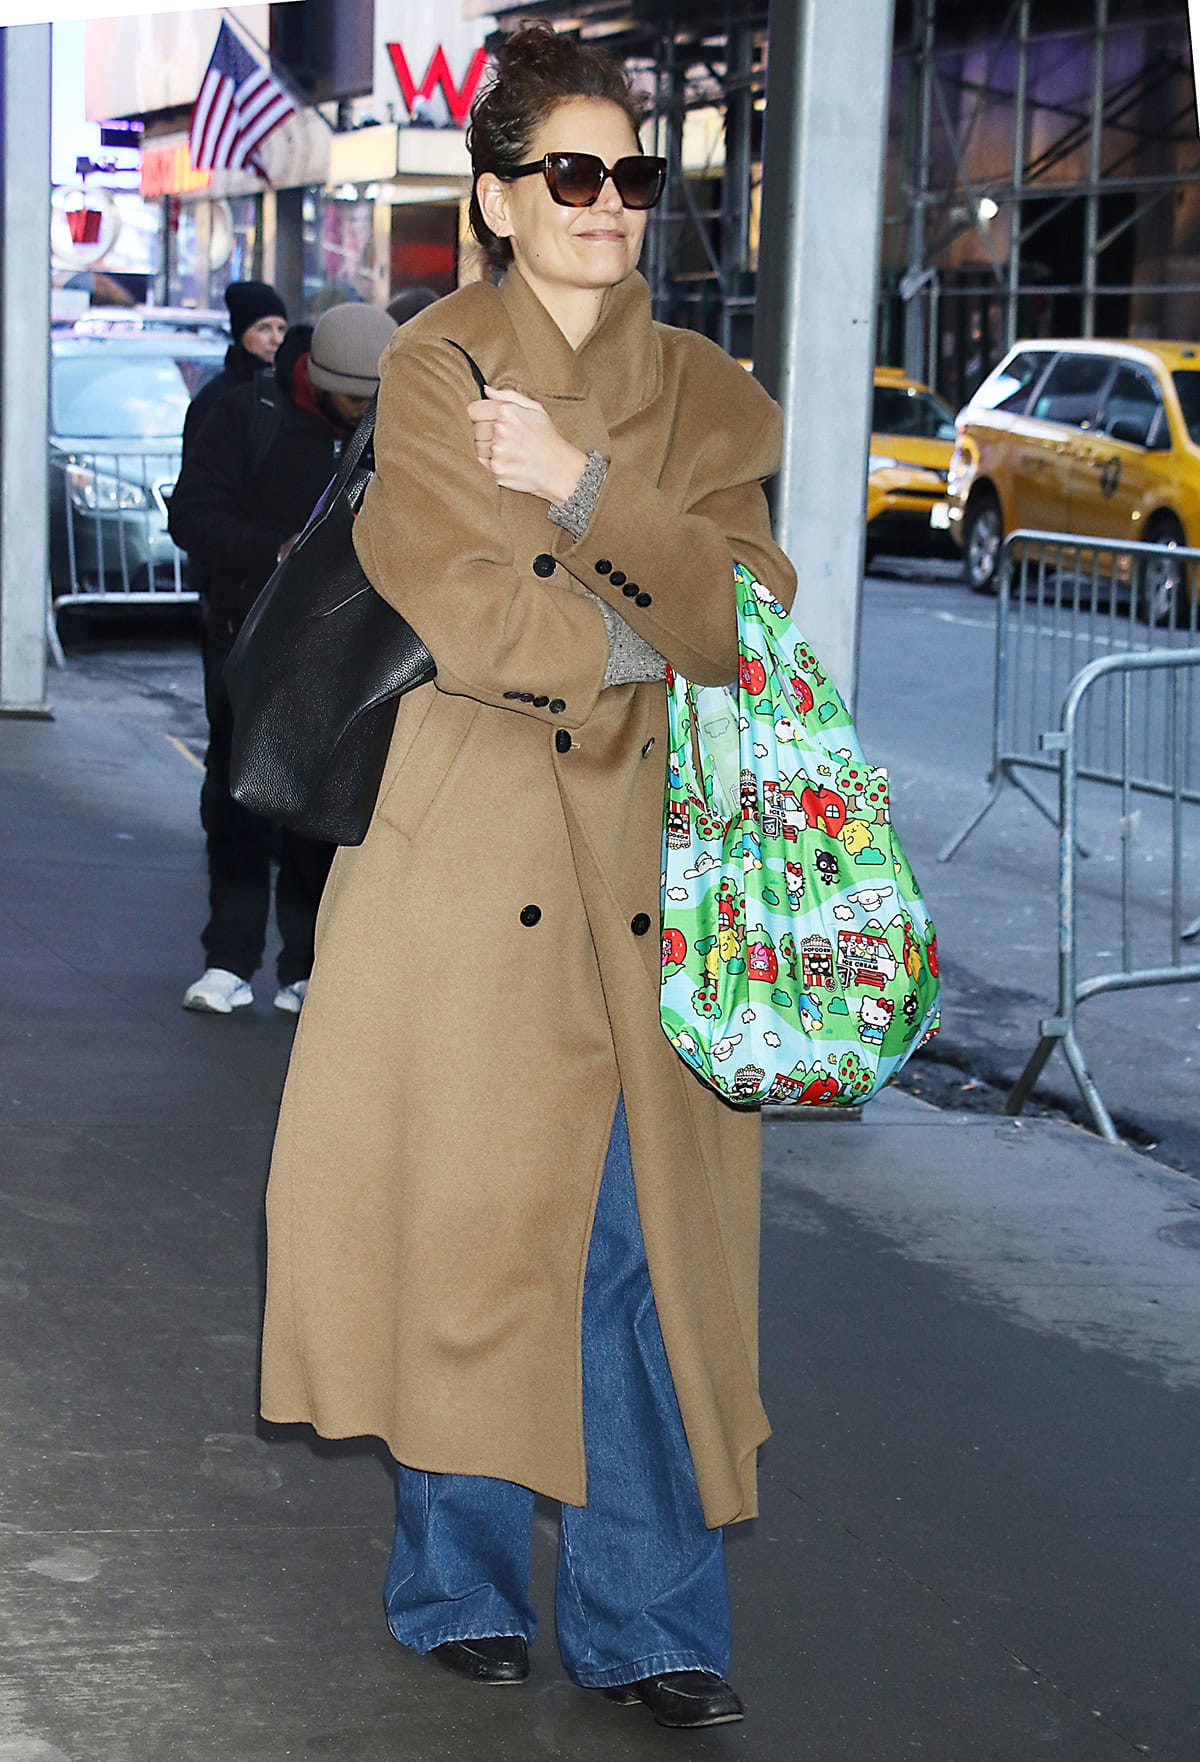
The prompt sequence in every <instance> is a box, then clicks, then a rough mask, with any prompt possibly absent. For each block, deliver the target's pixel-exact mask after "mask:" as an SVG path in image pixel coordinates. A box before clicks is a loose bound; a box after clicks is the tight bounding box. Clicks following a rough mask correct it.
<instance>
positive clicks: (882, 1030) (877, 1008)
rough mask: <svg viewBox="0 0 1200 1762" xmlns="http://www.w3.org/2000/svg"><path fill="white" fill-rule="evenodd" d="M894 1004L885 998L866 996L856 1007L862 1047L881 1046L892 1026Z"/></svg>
mask: <svg viewBox="0 0 1200 1762" xmlns="http://www.w3.org/2000/svg"><path fill="white" fill-rule="evenodd" d="M895 1008H896V1006H895V1004H894V1003H892V1001H891V1000H890V998H887V997H871V996H869V995H868V996H866V997H864V998H863V1000H862V1002H861V1003H860V1004H859V1007H858V1037H859V1039H860V1040H861V1041H862V1042H863V1044H864V1046H882V1045H883V1037H884V1035H885V1034H886V1033H887V1031H888V1029H889V1028H890V1027H891V1025H892V1016H893V1014H894V1012H895Z"/></svg>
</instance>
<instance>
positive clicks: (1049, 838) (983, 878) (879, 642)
mask: <svg viewBox="0 0 1200 1762" xmlns="http://www.w3.org/2000/svg"><path fill="white" fill-rule="evenodd" d="M884 567H885V566H881V569H880V572H879V573H878V574H876V575H874V576H872V577H871V578H869V579H868V582H867V586H866V598H865V605H864V616H863V638H862V660H861V670H860V685H859V701H858V724H859V730H860V733H861V735H862V737H863V742H864V745H865V748H866V751H867V753H868V756H869V757H870V758H871V759H872V761H873V762H874V763H876V764H885V765H887V766H888V768H889V770H890V772H891V786H892V802H893V812H894V817H895V821H896V824H897V826H898V828H899V830H900V833H901V836H902V837H903V839H904V842H905V845H906V848H907V849H908V852H909V855H910V857H911V858H912V861H913V865H914V868H915V869H916V871H917V874H918V876H919V878H920V880H921V884H922V886H923V887H924V889H925V892H926V895H927V897H928V898H929V900H930V902H931V905H932V909H933V913H934V917H935V920H936V922H937V926H938V933H939V948H940V954H941V963H942V975H943V983H944V1028H943V1034H942V1037H941V1039H940V1041H938V1042H937V1043H936V1044H935V1046H934V1047H933V1048H931V1049H930V1050H929V1051H928V1052H927V1053H925V1054H924V1055H922V1058H921V1060H920V1061H919V1062H918V1061H917V1060H914V1061H913V1064H912V1065H911V1066H910V1067H909V1073H908V1077H907V1082H908V1086H910V1087H911V1088H912V1089H913V1091H914V1092H915V1093H916V1094H918V1095H921V1096H922V1097H923V1098H925V1099H927V1100H931V1101H934V1102H935V1103H936V1104H938V1105H942V1106H955V1107H963V1106H968V1107H970V1106H976V1107H981V1108H984V1109H988V1110H997V1109H999V1108H1000V1107H1001V1106H1002V1105H1003V1101H1004V1098H1005V1095H1006V1094H1007V1091H1008V1089H1009V1088H1010V1087H1011V1085H1012V1083H1013V1082H1014V1081H1015V1080H1016V1078H1017V1076H1018V1075H1019V1073H1020V1071H1021V1069H1022V1067H1023V1066H1024V1064H1025V1061H1026V1059H1027V1058H1028V1056H1029V1054H1030V1053H1031V1052H1032V1051H1033V1048H1034V1046H1035V1045H1036V1043H1037V1039H1038V1023H1039V1020H1040V1019H1041V1018H1042V1017H1043V1016H1045V1015H1048V1014H1051V1013H1052V1012H1053V1008H1054V1000H1055V972H1056V966H1055V934H1056V899H1057V888H1058V879H1057V860H1056V859H1057V848H1056V839H1055V834H1054V831H1053V828H1052V827H1051V826H1050V825H1049V824H1047V823H1046V822H1045V821H1044V820H1043V819H1041V817H1040V816H1039V815H1038V814H1037V813H1036V812H1035V810H1034V809H1033V808H1032V807H1030V806H1029V805H1028V804H1027V803H1025V802H1024V801H1023V800H1022V799H1021V798H1020V797H1019V796H1018V795H1016V794H1015V793H1010V794H1009V795H1008V796H1007V797H1006V798H1005V799H1004V800H1002V801H1001V802H1000V804H999V805H998V806H997V807H996V808H995V809H994V810H993V811H992V813H991V814H989V816H988V817H987V819H986V820H985V821H984V822H983V824H982V826H981V827H980V828H979V830H978V831H977V832H976V833H975V834H974V835H973V836H972V837H971V839H970V840H969V841H968V842H967V844H966V845H965V846H964V848H963V849H962V851H961V852H960V853H959V855H958V856H957V857H956V858H955V859H954V861H953V862H951V863H949V864H942V863H939V862H938V860H937V853H938V851H939V850H940V849H941V848H942V846H943V845H944V844H945V842H946V840H947V839H948V837H949V836H950V835H951V833H952V832H954V831H956V830H957V829H958V828H959V827H960V826H961V825H963V824H964V823H965V821H966V820H967V819H968V817H969V816H970V814H971V813H972V812H973V810H974V809H975V808H976V807H977V806H978V805H979V803H980V802H981V801H982V799H983V796H984V794H985V779H986V775H987V769H988V762H989V753H990V727H991V721H990V718H991V681H992V649H993V641H992V631H993V603H992V602H991V601H989V600H983V599H979V598H976V597H975V596H973V595H972V594H970V593H969V592H968V591H967V589H966V588H965V587H964V586H963V585H962V583H961V581H960V580H959V578H958V574H957V570H956V569H955V568H953V567H951V566H947V565H942V564H933V565H921V564H911V563H910V564H896V565H893V566H892V567H891V569H890V571H889V572H887V573H885V572H884ZM800 621H801V622H802V614H801V617H800ZM68 642H69V649H68V652H69V656H70V666H71V667H72V668H73V669H74V670H76V672H77V673H79V674H83V675H84V676H85V677H86V679H87V682H88V685H89V688H90V689H93V690H99V691H101V692H103V693H113V694H116V695H120V696H122V697H125V696H127V695H128V694H130V693H132V694H134V695H136V696H138V697H140V698H142V699H143V700H144V701H145V704H146V709H147V711H148V712H153V713H154V714H155V715H156V717H162V718H163V720H164V722H165V725H166V726H168V727H169V728H170V730H171V731H172V732H173V734H174V736H175V738H176V739H177V740H178V741H179V742H180V744H181V745H182V746H184V747H185V748H186V749H187V750H188V751H189V752H190V753H191V754H192V755H193V756H194V757H196V758H199V757H200V756H202V754H203V750H204V732H205V725H204V714H203V708H202V694H201V679H200V667H199V659H198V655H197V653H196V649H195V646H194V639H193V637H192V626H191V623H190V621H189V620H188V619H186V618H183V617H179V616H176V617H174V618H168V617H162V618H156V619H154V620H153V621H150V620H146V619H142V620H140V621H138V622H134V621H133V620H126V621H124V622H123V623H122V624H120V625H110V626H108V627H93V629H92V631H91V633H90V634H89V636H88V637H87V639H86V640H84V641H82V642H76V643H71V642H70V639H69V633H68ZM81 683H82V680H81ZM1187 812H1188V821H1187V836H1188V840H1189V844H1188V849H1189V852H1190V854H1191V857H1192V859H1193V873H1195V874H1197V875H1200V812H1198V811H1197V810H1195V809H1189V810H1187ZM1119 814H1120V802H1119V796H1118V793H1117V792H1116V791H1115V790H1111V789H1101V788H1093V789H1091V790H1089V791H1087V792H1085V798H1084V803H1083V824H1084V831H1085V836H1088V837H1089V838H1090V840H1091V843H1092V845H1093V847H1094V854H1093V856H1092V857H1091V859H1090V860H1089V862H1087V863H1085V864H1084V865H1083V866H1082V870H1081V880H1080V900H1079V907H1080V929H1081V946H1082V948H1083V951H1084V958H1085V960H1087V959H1092V960H1093V962H1094V963H1097V964H1103V954H1102V951H1104V950H1105V949H1108V950H1111V949H1112V948H1113V947H1114V946H1115V942H1114V938H1115V937H1116V936H1117V934H1118V931H1119V880H1118V852H1119V844H1120V833H1119ZM1138 838H1139V847H1138V850H1139V865H1140V866H1139V891H1138V897H1137V929H1138V933H1139V936H1140V937H1142V938H1144V939H1145V946H1146V947H1147V948H1150V947H1153V946H1154V944H1155V942H1156V940H1157V939H1160V938H1161V936H1162V934H1163V932H1164V927H1165V924H1166V915H1165V906H1164V900H1163V889H1162V883H1163V878H1164V875H1163V863H1164V858H1165V851H1166V839H1165V828H1164V823H1163V819H1162V815H1161V814H1160V813H1159V812H1158V810H1157V809H1156V808H1155V807H1154V806H1152V805H1147V806H1146V807H1145V811H1144V816H1143V819H1142V821H1141V823H1140V824H1139V827H1138ZM1185 873H1186V870H1185ZM1187 903H1188V905H1189V908H1191V915H1194V913H1195V911H1200V881H1198V882H1197V883H1196V885H1195V886H1194V889H1193V898H1191V899H1189V900H1188V902H1187ZM1082 970H1083V971H1085V972H1086V971H1088V970H1096V966H1095V965H1094V966H1093V967H1092V968H1091V969H1089V968H1088V967H1087V966H1084V967H1083V968H1082ZM1080 1027H1081V1039H1082V1042H1083V1047H1084V1052H1085V1055H1086V1056H1087V1059H1088V1062H1089V1065H1090V1068H1091V1070H1092V1073H1093V1075H1094V1077H1095V1078H1096V1080H1097V1082H1098V1084H1099V1086H1100V1090H1101V1093H1102V1095H1103V1096H1104V1098H1105V1101H1106V1103H1107V1104H1108V1106H1109V1108H1110V1110H1111V1111H1112V1113H1113V1115H1114V1117H1115V1118H1116V1120H1117V1123H1118V1126H1119V1127H1120V1129H1121V1130H1122V1131H1124V1132H1126V1133H1127V1134H1128V1137H1129V1139H1130V1141H1131V1142H1132V1143H1134V1144H1136V1145H1137V1146H1138V1147H1139V1148H1141V1149H1144V1150H1148V1151H1149V1152H1150V1153H1151V1154H1152V1155H1154V1156H1155V1157H1156V1158H1157V1159H1159V1160H1161V1161H1163V1162H1165V1163H1167V1164H1168V1165H1169V1166H1170V1167H1172V1168H1176V1169H1181V1170H1184V1171H1186V1172H1188V1173H1191V1174H1196V1175H1200V1107H1198V1106H1197V1102H1196V1096H1197V1068H1198V1066H1200V995H1198V993H1197V989H1196V988H1195V987H1187V986H1172V987H1162V988H1159V989H1156V990H1151V991H1137V992H1127V993H1123V994H1120V995H1116V996H1111V997H1102V998H1098V999H1095V1000H1094V1001H1092V1002H1090V1003H1089V1004H1087V1005H1086V1006H1085V1008H1084V1010H1083V1012H1082V1015H1081V1024H1080ZM1036 1099H1037V1105H1038V1106H1040V1107H1043V1108H1045V1109H1049V1110H1053V1111H1055V1112H1061V1113H1062V1114H1064V1115H1065V1116H1066V1117H1072V1118H1082V1117H1083V1116H1082V1112H1081V1109H1080V1105H1079V1100H1078V1096H1077V1093H1076V1090H1075V1086H1074V1082H1073V1079H1072V1078H1071V1075H1070V1073H1069V1071H1068V1070H1067V1067H1066V1064H1065V1062H1064V1061H1063V1060H1062V1056H1061V1054H1059V1053H1056V1054H1055V1055H1054V1057H1053V1058H1052V1060H1051V1062H1050V1064H1049V1065H1048V1066H1047V1068H1046V1070H1045V1072H1044V1074H1043V1077H1042V1082H1041V1084H1040V1086H1039V1090H1038V1095H1037V1098H1036Z"/></svg>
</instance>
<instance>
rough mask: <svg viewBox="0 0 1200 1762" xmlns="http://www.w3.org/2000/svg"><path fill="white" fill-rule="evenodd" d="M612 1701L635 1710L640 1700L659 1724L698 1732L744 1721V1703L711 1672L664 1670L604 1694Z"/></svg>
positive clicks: (619, 1685)
mask: <svg viewBox="0 0 1200 1762" xmlns="http://www.w3.org/2000/svg"><path fill="white" fill-rule="evenodd" d="M602 1692H603V1693H604V1694H605V1695H607V1697H608V1699H609V1700H610V1701H617V1702H619V1703H620V1705H621V1706H622V1707H632V1706H633V1705H634V1703H635V1702H637V1701H641V1702H643V1703H644V1704H645V1706H647V1707H649V1709H650V1711H651V1713H653V1715H654V1717H655V1719H656V1720H657V1722H658V1724H659V1725H669V1726H672V1727H673V1728H674V1729H675V1730H676V1731H698V1730H699V1729H700V1728H701V1726H705V1725H732V1724H733V1723H734V1721H735V1720H738V1719H743V1718H745V1712H744V1709H743V1707H742V1703H741V1702H740V1701H739V1700H738V1697H737V1696H736V1695H735V1694H734V1692H733V1690H732V1689H731V1688H730V1686H729V1684H728V1683H727V1682H726V1681H725V1680H724V1678H723V1677H720V1676H717V1675H716V1674H715V1672H713V1671H711V1670H664V1671H663V1673H662V1675H661V1676H648V1677H645V1678H644V1679H643V1681H641V1682H623V1683H619V1684H618V1685H617V1687H616V1688H612V1689H604V1690H603V1691H602Z"/></svg>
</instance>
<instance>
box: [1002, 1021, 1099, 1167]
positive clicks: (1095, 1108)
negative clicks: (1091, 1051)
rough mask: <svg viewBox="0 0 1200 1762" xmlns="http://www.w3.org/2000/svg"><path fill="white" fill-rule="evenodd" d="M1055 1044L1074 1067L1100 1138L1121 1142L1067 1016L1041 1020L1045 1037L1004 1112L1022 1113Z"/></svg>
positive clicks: (1026, 1067) (1077, 1082)
mask: <svg viewBox="0 0 1200 1762" xmlns="http://www.w3.org/2000/svg"><path fill="white" fill-rule="evenodd" d="M1056 1046H1061V1047H1062V1049H1063V1057H1064V1058H1065V1059H1066V1061H1067V1063H1068V1065H1069V1066H1070V1067H1071V1075H1072V1076H1073V1077H1074V1079H1075V1084H1076V1087H1077V1088H1078V1090H1079V1095H1080V1099H1081V1100H1082V1102H1083V1105H1084V1107H1085V1108H1086V1109H1087V1111H1088V1114H1089V1116H1090V1118H1091V1122H1092V1125H1093V1126H1094V1127H1095V1129H1096V1131H1097V1132H1098V1133H1099V1135H1100V1136H1101V1138H1105V1139H1107V1140H1108V1142H1109V1143H1110V1144H1119V1143H1120V1142H1121V1135H1120V1133H1119V1132H1118V1131H1117V1128H1116V1127H1115V1126H1114V1125H1113V1121H1112V1115H1111V1114H1110V1113H1109V1111H1108V1109H1107V1108H1106V1107H1105V1105H1104V1101H1103V1098H1102V1097H1101V1094H1100V1091H1099V1089H1097V1087H1096V1084H1095V1082H1094V1080H1093V1078H1092V1073H1091V1072H1090V1071H1089V1070H1088V1068H1087V1061H1086V1060H1085V1058H1084V1056H1083V1049H1082V1047H1081V1046H1080V1044H1079V1041H1078V1039H1077V1038H1076V1035H1075V1029H1074V1027H1073V1026H1072V1025H1071V1023H1070V1022H1069V1021H1068V1020H1067V1018H1066V1017H1065V1016H1051V1017H1049V1018H1048V1019H1047V1020H1046V1021H1044V1022H1043V1023H1042V1037H1041V1039H1040V1040H1039V1041H1038V1043H1037V1047H1036V1049H1035V1051H1034V1053H1033V1055H1032V1057H1031V1058H1030V1060H1029V1062H1028V1064H1027V1065H1026V1066H1025V1069H1024V1070H1023V1071H1022V1072H1021V1075H1020V1076H1019V1077H1018V1078H1017V1080H1016V1082H1015V1083H1014V1084H1013V1086H1012V1089H1011V1090H1010V1091H1009V1096H1008V1100H1007V1101H1006V1102H1005V1104H1004V1111H1005V1113H1007V1114H1020V1113H1023V1112H1024V1111H1025V1106H1026V1103H1027V1102H1028V1101H1029V1099H1030V1097H1031V1096H1032V1094H1033V1092H1034V1090H1035V1089H1036V1088H1037V1084H1038V1079H1039V1078H1040V1076H1041V1074H1042V1072H1043V1071H1044V1070H1045V1068H1046V1063H1047V1061H1048V1059H1049V1057H1050V1054H1051V1053H1052V1052H1053V1051H1054V1048H1055V1047H1056Z"/></svg>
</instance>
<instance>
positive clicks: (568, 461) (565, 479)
mask: <svg viewBox="0 0 1200 1762" xmlns="http://www.w3.org/2000/svg"><path fill="white" fill-rule="evenodd" d="M587 462H588V455H587V454H586V453H581V452H580V450H579V448H578V447H572V446H570V445H564V448H563V462H562V468H561V470H559V471H558V472H557V473H556V481H555V485H554V494H553V495H552V496H551V497H550V501H551V502H552V503H554V504H555V505H557V506H559V507H561V506H562V505H563V503H565V502H569V501H570V499H571V497H572V496H573V495H574V493H575V491H576V490H577V489H578V487H579V484H580V480H581V479H582V477H583V474H584V472H585V471H586V470H587Z"/></svg>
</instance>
